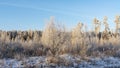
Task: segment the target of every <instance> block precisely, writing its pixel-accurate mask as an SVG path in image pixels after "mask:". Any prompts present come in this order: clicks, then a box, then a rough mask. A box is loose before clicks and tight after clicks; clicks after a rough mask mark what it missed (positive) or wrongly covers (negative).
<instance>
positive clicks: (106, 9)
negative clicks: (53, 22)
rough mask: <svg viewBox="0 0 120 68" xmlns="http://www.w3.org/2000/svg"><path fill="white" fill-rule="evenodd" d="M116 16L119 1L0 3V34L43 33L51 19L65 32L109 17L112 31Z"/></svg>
mask: <svg viewBox="0 0 120 68" xmlns="http://www.w3.org/2000/svg"><path fill="white" fill-rule="evenodd" d="M119 14H120V0H0V30H28V29H32V30H42V29H43V28H44V26H45V22H46V20H48V19H49V18H50V16H55V18H56V19H57V21H59V22H62V23H63V24H65V25H66V26H67V28H72V27H74V26H75V25H76V24H77V23H78V22H79V21H80V22H83V23H86V24H88V26H89V28H92V26H91V23H92V20H93V18H94V17H97V18H98V19H100V20H101V21H102V19H103V17H104V16H108V18H109V19H108V20H109V21H108V22H109V23H110V27H112V28H113V27H114V26H115V25H114V18H115V15H119Z"/></svg>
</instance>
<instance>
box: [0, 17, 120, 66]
mask: <svg viewBox="0 0 120 68" xmlns="http://www.w3.org/2000/svg"><path fill="white" fill-rule="evenodd" d="M115 23H116V30H115V31H114V32H113V31H111V30H110V27H109V24H108V23H107V17H105V18H104V21H103V22H102V23H101V22H100V21H99V20H98V19H96V18H95V19H94V20H93V24H94V29H93V30H92V29H91V31H88V30H87V27H86V26H85V25H84V24H83V23H78V24H77V25H76V26H75V27H74V28H73V29H72V30H67V29H66V27H65V26H64V25H61V24H58V23H57V22H56V21H55V19H54V18H53V17H51V18H50V20H49V21H48V22H47V24H46V26H45V28H44V30H43V31H32V30H28V31H2V30H1V31H0V68H120V34H119V31H120V28H119V27H118V25H119V24H120V16H116V19H115ZM101 24H104V27H105V28H104V30H103V31H102V32H101V31H100V27H101V26H100V25H101Z"/></svg>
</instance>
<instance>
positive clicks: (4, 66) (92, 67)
mask: <svg viewBox="0 0 120 68" xmlns="http://www.w3.org/2000/svg"><path fill="white" fill-rule="evenodd" d="M59 57H61V58H64V60H65V61H66V62H70V63H71V65H70V66H69V68H74V67H78V68H120V59H119V58H115V57H96V58H95V57H88V59H87V60H82V59H81V58H80V56H76V57H73V56H72V55H68V54H65V55H60V56H59ZM46 59H47V57H45V56H39V57H29V58H24V59H21V60H17V59H0V68H18V67H19V68H23V67H33V68H50V67H54V68H66V66H65V65H61V66H60V65H57V64H54V63H49V64H48V63H47V60H46Z"/></svg>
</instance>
